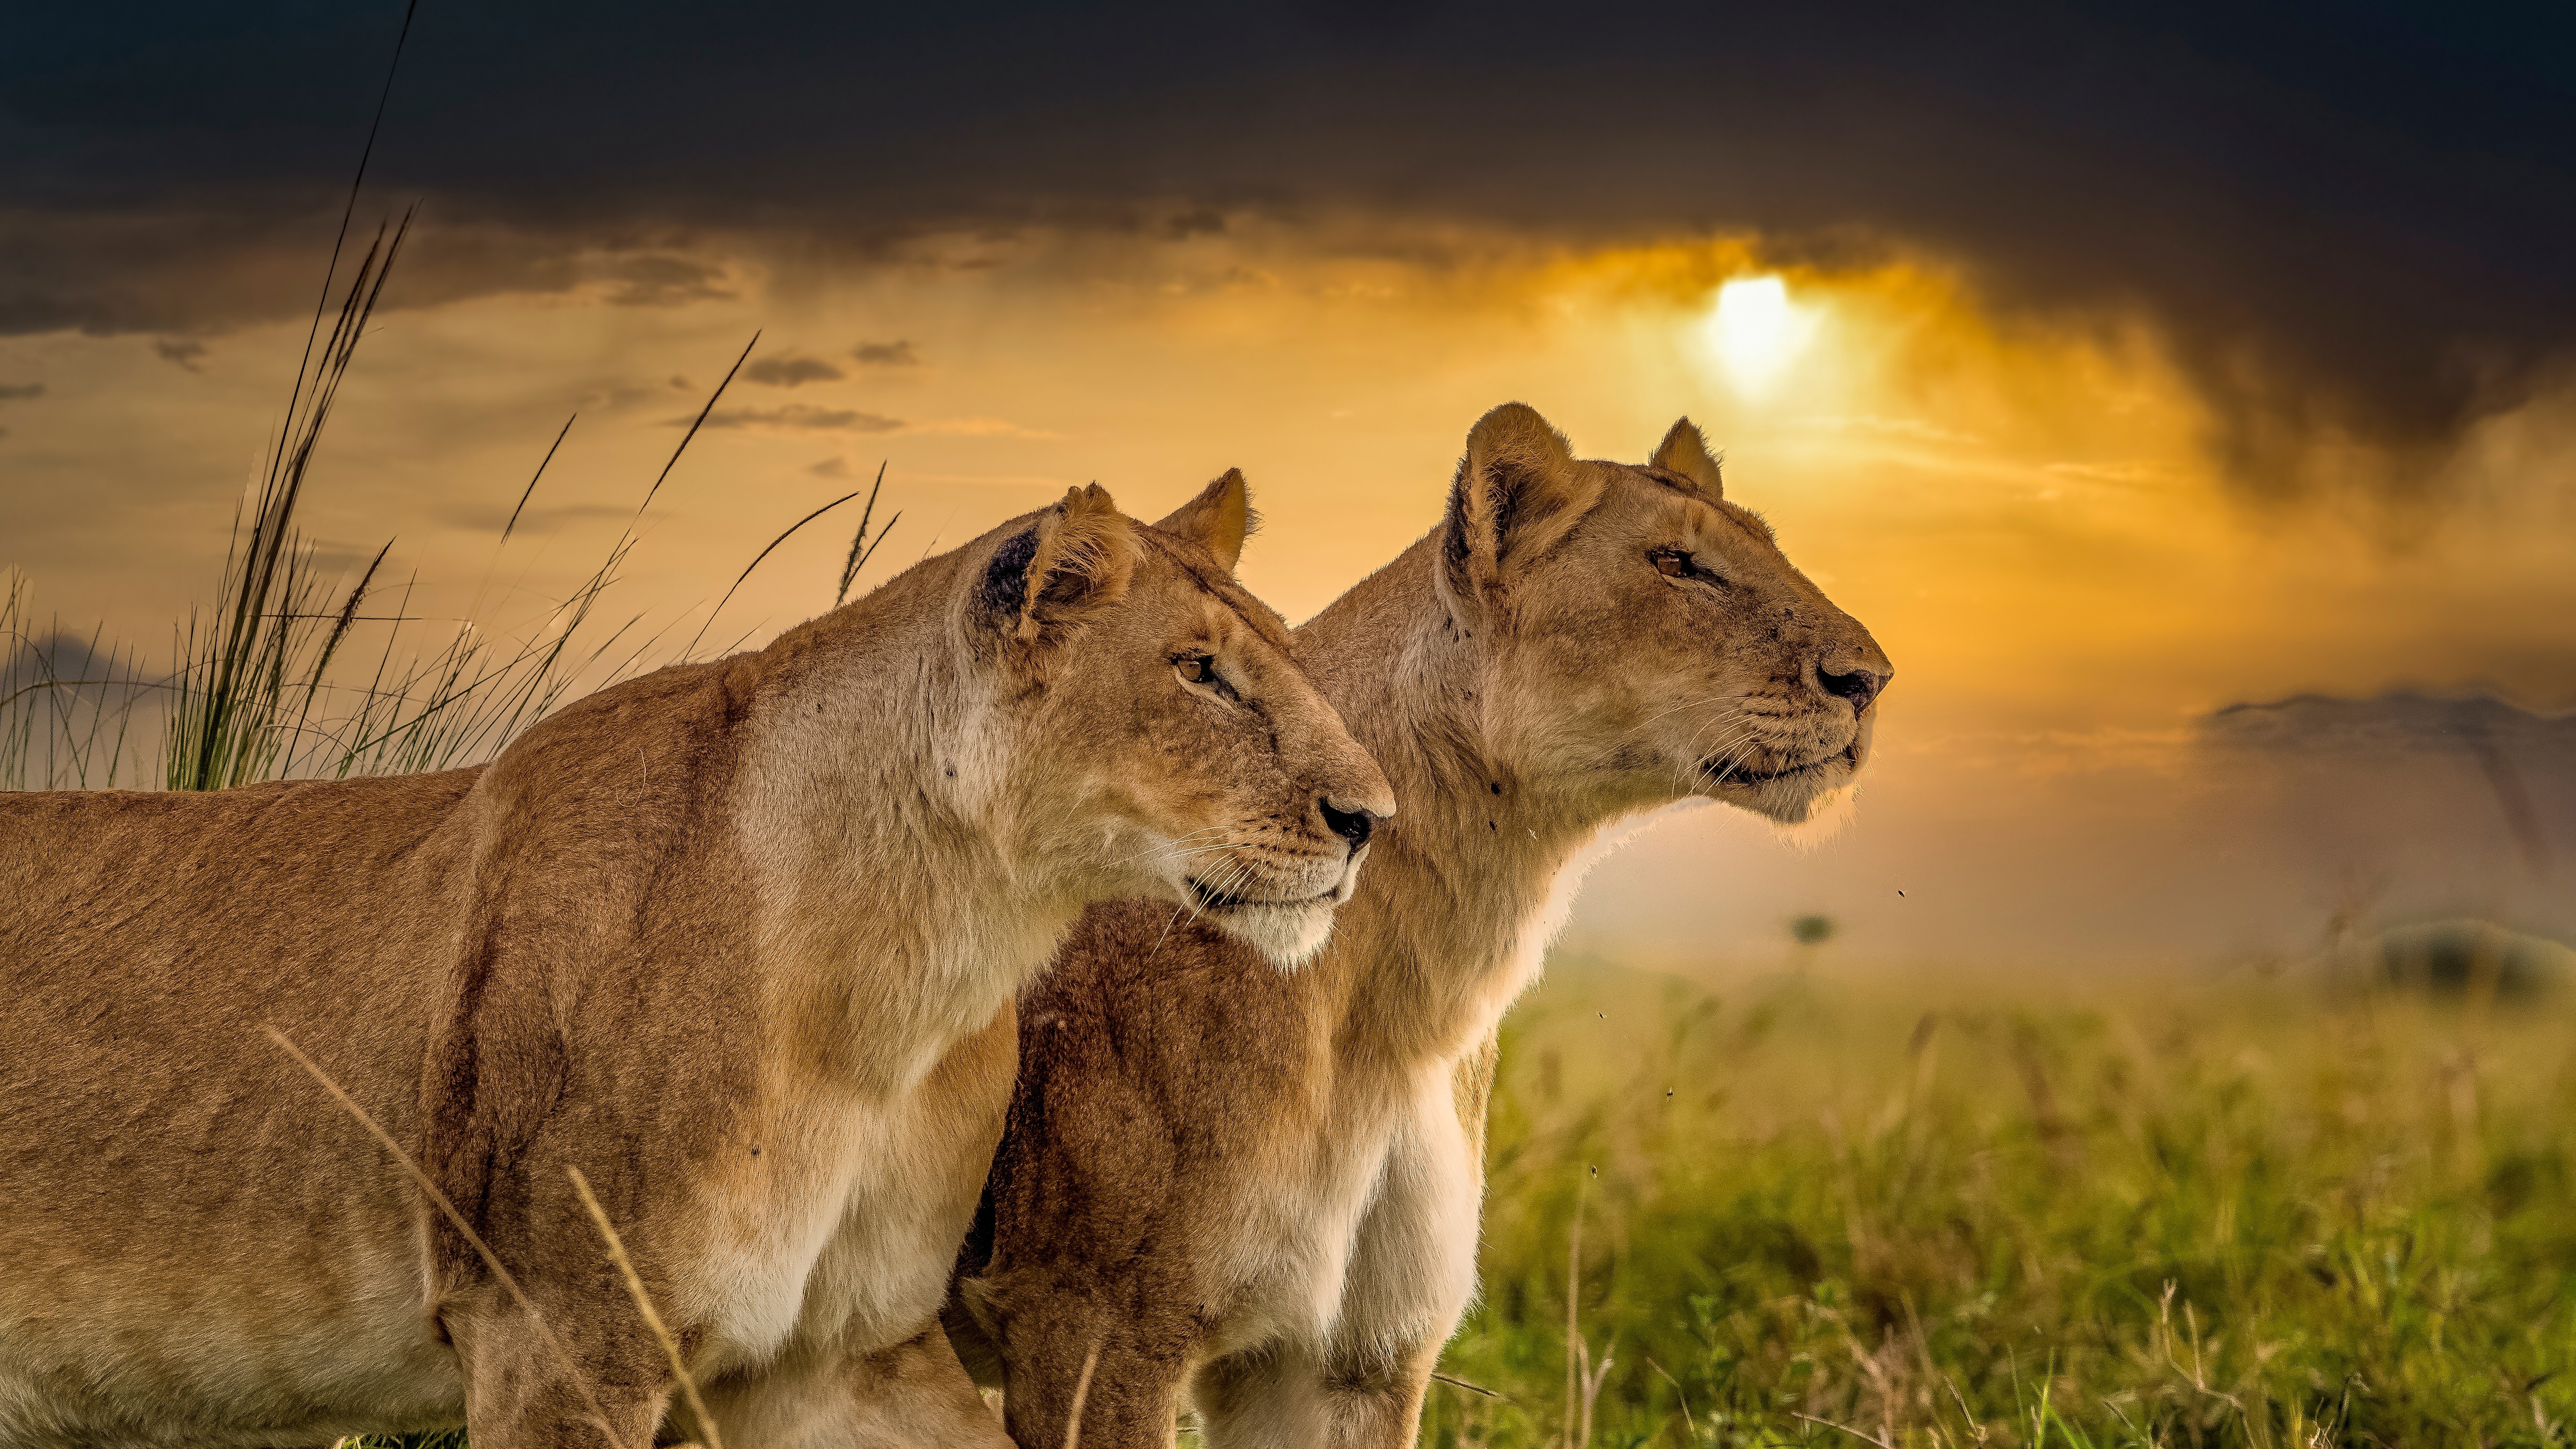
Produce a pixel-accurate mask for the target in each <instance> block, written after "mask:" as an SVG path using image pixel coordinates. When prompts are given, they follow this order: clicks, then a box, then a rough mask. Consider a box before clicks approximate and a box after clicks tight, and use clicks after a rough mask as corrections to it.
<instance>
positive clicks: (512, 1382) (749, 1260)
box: [0, 477, 1392, 1449]
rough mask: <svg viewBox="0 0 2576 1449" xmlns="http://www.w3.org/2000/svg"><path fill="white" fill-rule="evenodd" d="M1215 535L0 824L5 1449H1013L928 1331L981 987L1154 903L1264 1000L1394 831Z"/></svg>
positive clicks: (1097, 496) (910, 582)
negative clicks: (1105, 921) (422, 1174)
mask: <svg viewBox="0 0 2576 1449" xmlns="http://www.w3.org/2000/svg"><path fill="white" fill-rule="evenodd" d="M1244 521H1245V510H1244V499H1243V496H1242V488H1241V482H1240V480H1239V479H1237V478H1233V477H1229V478H1227V479H1226V480H1223V481H1221V482H1220V483H1219V484H1217V485H1216V486H1215V487H1213V488H1211V489H1209V490H1208V492H1207V493H1205V494H1203V495H1201V497H1200V498H1199V499H1198V501H1197V502H1196V503H1194V504H1193V505H1192V506H1190V507H1188V508H1185V509H1183V510H1182V511H1181V512H1180V513H1178V514H1176V515H1174V516H1173V517H1172V518H1170V519H1166V520H1165V521H1164V523H1163V524H1162V525H1161V526H1160V527H1157V528H1146V527H1143V526H1141V525H1138V524H1135V523H1134V522H1132V521H1131V520H1129V519H1127V518H1126V517H1124V516H1123V515H1121V514H1119V513H1118V512H1117V510H1116V509H1115V508H1114V507H1113V506H1112V505H1111V503H1110V501H1109V498H1108V495H1107V494H1105V493H1103V492H1101V491H1100V490H1099V489H1097V488H1090V489H1080V490H1075V491H1074V492H1072V493H1071V494H1069V495H1068V496H1067V497H1066V499H1065V500H1064V501H1063V502H1062V503H1060V504H1058V505H1057V506H1055V507H1054V508H1051V509H1047V510H1044V511H1042V512H1040V513H1037V514H1034V515H1030V516H1027V517H1023V518H1020V519H1016V520H1014V521H1012V522H1011V523H1008V524H1005V525H1003V526H1002V527H1001V528H999V529H996V530H994V531H993V532H991V533H989V534H987V535H985V536H984V537H983V538H981V539H978V540H976V541H975V542H973V543H971V544H968V545H967V546H965V547H964V548H961V549H957V550H955V551H952V552H950V553H947V554H943V555H940V556H938V557H936V558H932V559H929V560H926V561H925V562H923V563H921V564H919V565H917V566H915V567H914V568H912V569H909V570H907V571H906V572H905V573H903V574H902V575H901V576H900V577H898V578H896V579H894V580H892V581H890V582H888V583H887V584H886V585H884V586H883V587H882V588H880V589H878V590H876V591H875V592H873V593H871V594H869V595H867V596H866V597H865V598H863V599H861V600H859V601H856V602H854V603H852V604H850V605H848V606H847V607H845V608H842V609H839V610H836V611H835V612H833V613H831V614H828V615H826V616H824V617H823V618H820V619H817V620H814V621H813V622H811V623H808V624H806V625H804V626H802V627H800V628H797V629H793V630H790V631H789V632H787V633H786V634H784V635H782V636H780V638H779V639H778V640H777V642H775V643H773V644H772V645H770V646H769V647H768V648H766V649H764V650H761V651H759V652H757V653H752V654H743V655H737V656H735V657H733V658H730V659H725V660H719V661H716V662H713V663H707V664H691V665H679V666H674V667H672V668H669V669H665V670H661V671H659V672H657V673H654V674H651V675H648V676H645V677H643V678H641V679H636V680H632V681H629V682H627V683H624V684H620V685H617V686H615V687H613V688H610V689H605V690H602V691H600V692H599V693H597V694H594V695H591V696H590V697H588V698H586V699H584V700H582V701H580V702H578V703H576V704H574V705H572V706H571V707H569V708H567V709H565V710H563V711H561V712H560V713H558V714H556V715H555V716H554V717H553V718H551V719H549V720H547V721H546V722H544V723H543V724H541V725H538V726H537V727H536V728H534V729H533V730H531V731H529V732H528V734H527V735H525V736H524V737H523V738H521V739H520V740H518V741H517V742H516V743H514V744H513V745H511V746H510V748H509V749H507V750H506V751H504V752H503V753H502V755H501V757H500V758H499V759H498V760H497V761H495V762H494V763H492V764H491V765H489V766H486V767H482V768H477V769H470V770H456V771H449V772H446V773H443V774H434V775H417V776H407V777H401V778H396V779H384V780H366V781H350V782H344V783H324V782H297V783H291V784H276V785H259V786H252V787H249V788H246V789H241V790H228V791H220V792H215V793H210V794H176V793H174V794H116V793H108V792H92V793H64V794H47V795H0V901H5V902H6V909H5V910H0V998H5V999H6V1000H7V1002H8V1003H9V1005H8V1009H7V1011H5V1012H0V1444H5V1445H8V1446H11V1449H38V1446H75V1445H79V1446H104V1445H115V1446H120V1449H139V1446H189V1449H214V1446H255V1445H280V1444H283V1445H296V1444H315V1443H323V1442H328V1441H330V1440H332V1439H334V1438H337V1437H339V1436H341V1435H345V1434H353V1433H365V1432H399V1431H406V1430H417V1429H427V1428H435V1427H438V1426H442V1425H450V1424H455V1423H458V1422H463V1423H465V1424H466V1425H467V1426H468V1427H469V1428H470V1430H471V1433H472V1438H473V1442H474V1444H475V1446H476V1449H589V1446H603V1449H608V1446H622V1449H645V1446H649V1445H650V1444H652V1443H653V1442H654V1441H655V1438H656V1435H657V1432H659V1433H660V1434H662V1435H664V1436H671V1435H673V1433H674V1431H675V1429H676V1430H679V1431H681V1432H686V1433H688V1434H690V1435H693V1436H698V1437H704V1438H707V1439H708V1440H709V1442H712V1441H713V1436H714V1434H715V1433H716V1431H717V1430H718V1429H719V1428H720V1429H721V1432H722V1437H723V1439H724V1441H725V1442H727V1443H729V1444H733V1445H736V1446H740V1449H798V1446H815V1449H820V1446H833V1449H856V1446H875V1449H910V1446H915V1445H923V1444H941V1445H960V1444H974V1443H987V1444H998V1443H1000V1442H1001V1439H1000V1431H999V1428H998V1426H997V1425H996V1424H995V1423H994V1422H993V1420H992V1418H991V1416H990V1415H989V1414H988V1413H986V1412H985V1410H984V1407H983V1405H982V1403H981V1402H980V1401H979V1400H978V1399H977V1398H976V1396H975V1393H974V1391H973V1389H972V1387H971V1386H970V1385H969V1384H968V1383H967V1382H966V1377H965V1374H964V1373H963V1372H962V1371H961V1370H960V1369H959V1368H958V1366H957V1363H956V1360H955V1358H954V1356H953V1355H951V1354H950V1353H949V1351H948V1346H947V1343H946V1341H945V1340H944V1339H943V1338H942V1337H941V1335H940V1333H939V1329H938V1325H937V1313H938V1308H939V1304H940V1301H941V1299H942V1297H943V1296H944V1294H945V1291H946V1286H947V1277H948V1267H949V1261H950V1259H951V1257H952V1256H953V1255H954V1253H955V1249H956V1244H957V1241H958V1239H959V1237H960V1236H961V1235H962V1234H963V1233H964V1232H965V1229H966V1225H967V1220H968V1219H969V1218H970V1217H971V1215H972V1213H973V1210H974V1204H975V1199H976V1193H977V1190H978V1188H979V1186H980V1184H981V1182H982V1180H983V1176H984V1169H985V1166H986V1163H987V1161H988V1159H989V1155H990V1152H991V1149H992V1145H993V1142H994V1140H995V1139H996V1137H997V1136H998V1135H999V1132H1000V1126H1001V1112H1002V1108H1003V1106H1004V1104H1005V1102H1006V1100H1007V1098H1008V1094H1009V1085H1010V1078H1011V1067H1010V1061H1011V1019H1010V1010H1009V1006H1010V1001H1011V998H1012V994H1013V992H1014V991H1015V990H1017V989H1018V988H1019V987H1020V986H1021V985H1022V984H1023V983H1024V982H1025V981H1026V980H1027V979H1028V977H1029V976H1030V975H1032V974H1033V973H1035V972H1036V971H1038V970H1040V969H1042V968H1043V967H1044V966H1045V965H1046V962H1047V959H1048V956H1049V954H1050V952H1051V951H1052V950H1053V948H1054V946H1055V944H1056V942H1057V940H1058V939H1059V938H1060V936H1061V934H1062V932H1063V930H1064V929H1065V927H1066V926H1067V925H1069V924H1070V923H1071V922H1072V921H1073V919H1074V917H1075V915H1076V914H1077V913H1078V912H1079V911H1080V909H1081V908H1082V907H1083V905H1084V904H1086V903H1087V902H1090V901H1094V900H1100V899H1115V898H1118V897H1122V896H1127V895H1131V894H1134V893H1136V892H1137V891H1140V890H1141V891H1151V892H1159V893H1161V894H1163V895H1165V896H1166V897H1167V898H1168V899H1170V900H1172V901H1174V902H1176V903H1189V904H1195V905H1199V906H1202V907H1205V908H1206V914H1207V915H1208V916H1210V917H1214V918H1216V919H1219V920H1221V921H1223V922H1224V923H1225V924H1226V925H1227V926H1228V928H1230V929H1234V930H1237V931H1239V932H1240V933H1241V934H1242V935H1243V936H1245V937H1246V938H1247V939H1249V940H1250V941H1252V942H1253V943H1255V949H1256V950H1257V951H1259V952H1261V953H1263V954H1264V955H1266V956H1270V957H1275V958H1277V959H1279V960H1281V961H1283V962H1285V961H1294V960H1297V959H1299V958H1300V957H1301V956H1302V955H1303V954H1304V953H1305V952H1306V951H1307V950H1309V949H1311V947H1312V946H1313V945H1314V943H1315V942H1316V941H1317V940H1318V939H1320V937H1321V936H1322V934H1323V932H1324V930H1325V929H1326V928H1327V927H1328V926H1329V923H1330V915H1331V910H1332V905H1333V903H1334V902H1335V901H1337V900H1339V899H1340V898H1342V897H1343V896H1345V895H1346V894H1347V893H1348V890H1349V888H1350V884H1351V881H1352V878H1353V873H1354V872H1355V871H1356V870H1357V868H1358V860H1359V842H1360V841H1362V840H1364V839H1365V838H1366V836H1367V833H1368V832H1367V828H1366V827H1367V826H1368V824H1369V823H1370V820H1371V818H1372V816H1373V815H1376V814H1383V813H1384V812H1385V811H1386V810H1388V809H1390V808H1392V805H1391V802H1390V801H1389V800H1388V798H1387V788H1386V784H1385V781H1384V779H1383V777H1382V776H1381V775H1380V774H1379V773H1378V771H1377V769H1376V768H1375V767H1374V766H1373V765H1371V764H1370V763H1369V761H1368V760H1367V758H1366V757H1365V756H1363V755H1362V754H1361V753H1360V752H1359V750H1358V748H1357V747H1356V746H1355V745H1354V744H1353V743H1352V741H1351V739H1350V737H1349V735H1348V734H1347V733H1346V732H1345V731H1344V730H1343V728H1342V726H1341V724H1340V722H1339V721H1338V720H1337V719H1336V718H1335V717H1334V715H1333V711H1332V710H1331V708H1330V707H1329V706H1327V705H1326V704H1325V703H1324V702H1323V701H1322V700H1320V699H1319V698H1318V697H1317V696H1316V693H1315V691H1314V689H1313V688H1312V686H1311V685H1309V684H1308V682H1307V681H1306V680H1305V678H1304V677H1303V675H1302V674H1301V672H1300V671H1299V670H1298V668H1297V666H1296V665H1295V664H1294V662H1293V661H1292V660H1291V659H1290V658H1289V657H1288V653H1287V647H1286V646H1287V638H1286V635H1285V631H1284V630H1283V629H1282V628H1281V626H1280V624H1279V622H1278V620H1277V618H1276V617H1275V616H1273V615H1271V614H1269V613H1268V611H1266V610H1264V609H1263V608H1262V607H1261V606H1260V605H1259V604H1258V603H1256V602H1254V601H1253V600H1252V599H1251V598H1250V597H1249V596H1248V595H1245V594H1244V593H1243V592H1242V591H1241V590H1240V589H1238V588H1236V587H1235V585H1234V583H1233V581H1232V580H1231V578H1230V577H1229V576H1228V572H1227V570H1228V567H1229V566H1230V565H1231V563H1232V560H1233V556H1234V552H1235V550H1236V549H1237V548H1238V547H1239V546H1240V544H1241V541H1242V534H1243V527H1244ZM1210 841H1221V842H1222V848H1221V849H1197V848H1195V847H1197V846H1199V845H1200V844H1202V843H1205V842H1210ZM997 1013H998V1015H997ZM263 1027H272V1028H275V1029H276V1030H278V1031H279V1032H282V1033H283V1034H284V1035H285V1036H286V1037H287V1038H290V1039H291V1040H292V1041H294V1042H296V1043H299V1044H300V1045H301V1047H302V1048H303V1049H304V1050H307V1051H309V1052H310V1053H311V1054H312V1056H313V1057H314V1058H316V1059H318V1061H319V1065H320V1066H321V1068H322V1069H323V1070H325V1071H327V1073H328V1074H329V1075H330V1077H331V1078H333V1079H334V1080H335V1081H336V1082H338V1083H341V1084H344V1085H345V1087H346V1089H347V1091H348V1092H349V1093H350V1095H351V1097H352V1098H354V1099H355V1101H356V1102H357V1103H359V1104H361V1105H363V1107H364V1109H365V1110H366V1112H367V1113H369V1114H370V1115H371V1116H372V1117H373V1118H374V1119H375V1120H376V1121H377V1122H378V1123H380V1124H382V1126H383V1127H384V1129H385V1130H386V1131H387V1132H388V1133H389V1134H390V1135H391V1137H392V1138H393V1140H394V1141H396V1142H398V1143H399V1144H400V1145H401V1150H402V1151H403V1153H404V1154H405V1155H406V1156H407V1157H409V1158H411V1159H413V1160H416V1161H418V1162H420V1163H421V1164H423V1167H424V1169H425V1171H426V1173H427V1174H428V1176H429V1178H430V1179H431V1180H433V1181H434V1182H435V1184H436V1191H437V1194H438V1197H439V1200H440V1201H441V1202H442V1203H443V1204H444V1205H445V1206H447V1207H451V1208H452V1209H453V1210H454V1212H455V1213H456V1214H457V1216H458V1218H459V1219H461V1221H462V1222H463V1223H464V1224H467V1225H470V1226H468V1227H467V1228H466V1229H464V1230H463V1231H460V1230H459V1228H458V1227H456V1226H453V1225H451V1221H450V1220H449V1219H447V1218H446V1217H445V1216H444V1215H443V1214H442V1213H441V1212H438V1211H433V1210H432V1208H431V1206H430V1204H429V1203H427V1202H424V1201H423V1200H422V1199H423V1194H422V1193H421V1192H420V1191H419V1190H418V1189H417V1188H415V1186H414V1185H413V1183H412V1182H411V1181H409V1180H407V1179H406V1178H405V1177H404V1175H403V1174H402V1173H401V1172H400V1171H399V1170H398V1169H397V1167H396V1165H395V1163H394V1162H393V1161H392V1160H390V1159H389V1156H388V1154H387V1153H386V1152H385V1151H384V1149H383V1148H382V1147H380V1146H379V1145H378V1143H377V1142H376V1141H374V1140H371V1138H370V1137H369V1135H368V1133H367V1132H366V1131H365V1130H364V1129H362V1128H361V1126H360V1125H359V1124H358V1122H357V1121H355V1120H353V1117H352V1116H351V1115H349V1114H344V1113H343V1111H342V1110H341V1108H340V1107H338V1106H335V1105H334V1104H333V1103H332V1101H331V1100H330V1099H329V1098H327V1097H326V1096H325V1095H324V1093H323V1091H322V1089H321V1088H320V1087H319V1086H318V1085H317V1084H316V1083H315V1082H314V1081H312V1080H310V1079H309V1078H308V1077H307V1076H306V1075H305V1074H304V1073H303V1072H302V1071H301V1070H299V1069H298V1066H297V1064H296V1063H295V1062H293V1061H291V1060H290V1059H289V1057H288V1056H287V1055H285V1054H284V1053H283V1052H281V1051H280V1050H279V1049H278V1048H277V1047H276V1046H273V1045H272V1044H271V1042H270V1040H268V1039H266V1038H265V1037H264V1035H263V1033H262V1030H261V1028H263ZM574 1170H578V1171H579V1172H580V1173H582V1174H584V1175H585V1177H586V1178H587V1179H588V1181H589V1182H591V1183H593V1184H595V1185H596V1188H597V1192H598V1196H599V1198H600V1199H602V1200H603V1201H604V1203H605V1205H606V1210H607V1213H608V1216H609V1217H610V1218H611V1219H613V1220H614V1222H615V1224H616V1225H617V1227H618V1228H619V1229H620V1230H621V1231H622V1232H623V1233H624V1235H625V1240H626V1244H627V1246H628V1247H629V1248H630V1249H631V1250H632V1252H633V1255H634V1259H635V1261H636V1265H637V1267H638V1269H639V1270H640V1273H641V1278H642V1282H643V1284H644V1286H645V1287H646V1289H647V1290H648V1291H649V1294H650V1297H651V1299H652V1301H653V1302H654V1303H656V1304H658V1305H659V1308H660V1312H661V1315H662V1317H663V1318H664V1319H666V1320H667V1321H668V1323H669V1325H670V1327H671V1329H672V1331H673V1333H674V1335H675V1337H676V1340H677V1345H678V1348H679V1351H680V1352H682V1353H684V1354H685V1355H686V1356H687V1359H688V1362H689V1365H690V1367H691V1368H692V1370H693V1371H694V1374H695V1376H696V1378H697V1379H698V1381H699V1382H701V1383H702V1384H703V1385H704V1386H705V1390H706V1398H707V1400H708V1402H709V1407H710V1412H711V1413H712V1415H713V1417H714V1419H715V1420H716V1422H715V1423H713V1424H686V1425H678V1426H674V1425H668V1424H665V1422H664V1411H665V1406H666V1404H667V1403H668V1402H669V1396H670V1392H671V1388H672V1383H673V1374H672V1372H671V1369H670V1367H669V1365H668V1364H667V1363H666V1362H665V1360H664V1356H663V1351H662V1349H661V1348H660V1347H659V1346H658V1345H657V1344H656V1342H655V1340H654V1337H653V1336H652V1335H651V1334H650V1333H648V1332H647V1331H646V1328H645V1325H644V1323H643V1322H642V1321H641V1319H640V1318H639V1315H638V1311H637V1308H636V1305H635V1304H634V1303H633V1302H632V1301H631V1300H630V1299H629V1297H628V1293H627V1289H626V1287H625V1285H624V1284H623V1283H622V1282H621V1281H620V1278H619V1275H618V1272H617V1271H616V1269H615V1268H613V1267H612V1266H611V1265H610V1262H609V1259H608V1257H607V1255H606V1253H605V1252H604V1251H603V1249H602V1244H601V1240H600V1236H599V1234H598V1233H597V1231H596V1230H595V1229H594V1227H593V1225H592V1223H591V1221H590V1219H589V1218H588V1216H587V1215H586V1214H585V1212H584V1210H583V1207H582V1205H581V1202H580V1201H579V1199H578V1197H577V1194H576V1190H575V1187H574V1185H573V1180H572V1177H571V1174H572V1172H573V1171H574ZM487 1254H488V1256H487ZM496 1259H497V1262H498V1265H499V1266H497V1267H496V1266H495V1263H494V1260H496ZM505 1270H506V1276H505Z"/></svg>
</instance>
